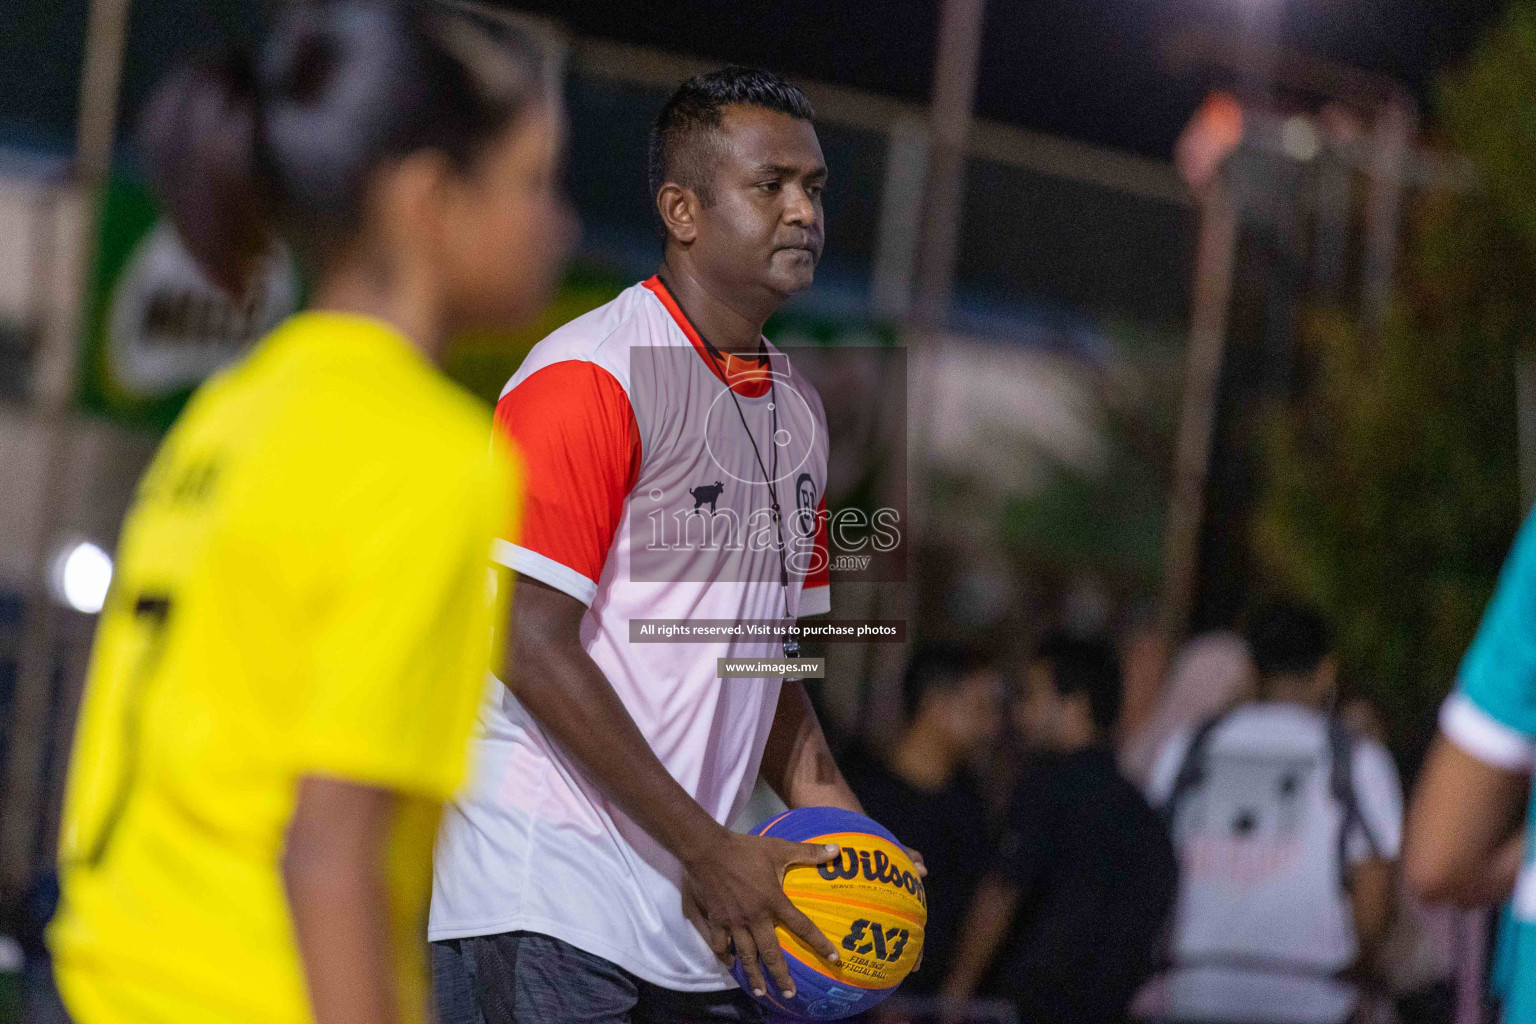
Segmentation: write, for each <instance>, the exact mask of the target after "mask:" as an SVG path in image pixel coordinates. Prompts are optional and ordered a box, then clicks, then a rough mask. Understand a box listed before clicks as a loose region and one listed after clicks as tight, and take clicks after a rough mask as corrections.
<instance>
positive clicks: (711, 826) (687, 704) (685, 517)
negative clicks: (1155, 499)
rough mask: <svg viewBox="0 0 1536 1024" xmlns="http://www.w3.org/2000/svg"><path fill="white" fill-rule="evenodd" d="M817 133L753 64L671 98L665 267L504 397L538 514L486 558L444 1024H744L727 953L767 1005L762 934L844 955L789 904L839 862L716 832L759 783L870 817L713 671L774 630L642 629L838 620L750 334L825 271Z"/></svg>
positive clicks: (815, 728)
mask: <svg viewBox="0 0 1536 1024" xmlns="http://www.w3.org/2000/svg"><path fill="white" fill-rule="evenodd" d="M811 118H812V113H811V108H810V104H809V103H808V102H807V101H806V99H805V97H804V96H803V95H802V94H801V93H800V92H799V91H798V90H797V89H795V88H794V87H793V86H790V85H789V84H788V83H786V82H784V81H783V80H782V79H779V78H778V77H776V76H774V75H771V74H768V73H765V72H760V71H751V70H746V69H740V68H727V69H725V70H723V71H720V72H717V73H714V74H710V75H703V76H700V77H698V78H695V79H692V80H690V81H689V82H687V83H685V84H684V85H683V86H682V87H681V88H680V89H679V90H678V91H677V93H676V94H674V95H673V97H672V98H671V99H670V100H669V101H668V102H667V104H666V106H665V107H664V108H663V109H662V111H661V113H660V114H659V115H658V117H657V120H656V125H655V128H654V130H653V133H652V139H651V194H652V196H653V198H654V201H655V203H656V209H657V212H658V214H659V216H660V219H661V221H662V224H663V226H664V228H665V232H666V246H665V255H664V258H663V261H662V266H661V269H660V271H659V273H658V274H657V275H656V276H655V277H653V278H651V279H650V280H648V281H645V282H644V283H642V284H639V285H635V286H634V287H632V288H629V289H628V290H626V291H625V292H624V293H623V294H621V295H620V296H619V297H618V298H617V299H615V300H614V301H613V302H611V303H609V304H607V305H606V306H603V307H600V308H599V309H596V310H594V311H593V312H591V313H588V314H586V315H585V316H582V317H580V318H578V319H577V320H574V321H572V322H571V323H569V324H567V325H566V326H565V327H563V328H561V329H560V330H558V331H556V332H555V333H554V334H552V335H550V336H549V337H548V338H546V339H544V340H543V341H542V342H540V343H539V345H537V346H536V347H535V348H534V349H533V351H532V352H531V353H530V354H529V356H528V358H527V360H526V361H525V362H524V363H523V365H522V367H521V368H520V369H519V370H518V372H517V374H516V375H515V376H514V377H513V378H512V380H511V382H510V383H509V384H508V385H507V389H506V390H505V391H504V392H503V395H502V398H501V401H500V402H499V403H498V406H497V411H496V420H497V424H498V427H499V429H501V430H502V431H503V432H504V433H505V434H506V435H508V436H509V437H510V438H511V439H512V440H513V441H514V443H515V444H516V446H517V447H518V449H519V450H520V451H521V453H522V456H523V461H524V464H525V469H526V498H527V504H526V508H525V512H524V519H523V524H524V525H523V533H522V536H521V537H519V538H516V540H515V543H514V542H513V541H512V540H511V539H507V540H503V541H501V542H498V544H497V551H496V556H495V557H496V558H497V560H498V561H500V562H501V563H502V564H504V565H506V566H507V567H509V568H511V569H513V570H515V571H516V572H517V573H518V574H519V577H520V584H519V586H518V587H517V591H516V594H515V596H514V599H513V608H512V613H511V620H510V627H509V636H508V647H509V649H510V650H509V664H510V669H509V670H508V672H507V673H505V674H503V675H502V679H503V680H504V682H505V684H506V685H505V687H504V688H503V687H497V688H495V689H496V692H495V693H494V694H493V695H492V697H491V698H490V700H489V702H488V703H487V705H486V708H485V710H484V713H483V716H482V731H483V735H482V739H481V741H480V745H479V751H478V754H479V762H480V768H479V776H478V779H477V782H476V784H475V786H474V787H473V788H472V789H471V791H470V792H469V793H468V794H467V795H466V796H465V797H464V798H463V799H462V800H461V801H460V803H459V804H458V805H456V806H455V807H454V808H453V809H452V811H451V812H450V814H449V815H448V816H447V818H446V820H445V823H444V828H443V831H442V834H441V836H440V838H439V843H438V851H437V866H436V876H435V888H434V894H433V904H432V917H431V924H430V929H429V935H430V937H431V938H432V940H433V941H434V943H435V945H434V951H433V959H434V966H435V969H436V970H437V988H438V1003H439V1010H440V1014H441V1016H442V1018H443V1020H444V1021H445V1022H446V1024H460V1022H464V1024H470V1022H474V1024H507V1022H519V1024H521V1022H533V1021H538V1022H541V1024H543V1022H551V1024H558V1022H560V1021H575V1020H580V1021H583V1022H610V1021H611V1022H629V1021H639V1020H645V1021H690V1022H691V1021H703V1020H720V1021H730V1020H757V1019H759V1018H760V1016H761V1013H760V1010H759V1009H758V1007H757V1005H756V1004H755V1003H753V1002H752V1001H751V1000H750V999H748V998H746V996H745V993H743V992H742V991H741V990H740V989H738V988H736V986H735V984H734V982H733V981H732V980H731V978H730V976H729V974H728V973H726V970H725V969H724V967H723V966H722V964H724V963H729V962H730V959H731V954H732V952H733V951H734V953H735V954H737V955H739V956H740V958H741V960H742V963H743V965H744V968H745V970H746V972H747V975H748V978H749V980H750V982H751V985H752V987H753V989H754V990H755V991H756V992H758V993H762V992H765V991H766V990H767V988H768V986H769V985H773V986H774V989H775V991H776V992H778V993H780V994H783V995H789V994H791V993H792V991H793V987H794V986H793V982H792V980H791V978H790V975H789V972H788V970H787V968H786V966H785V964H784V961H783V957H782V955H781V953H780V950H779V944H778V941H777V939H776V938H775V935H774V927H775V925H776V924H781V925H783V926H784V927H785V928H787V929H788V930H789V931H791V932H793V933H794V934H796V935H798V936H799V937H800V938H801V939H802V940H803V941H805V942H806V943H807V944H808V945H809V946H810V947H811V948H812V949H814V950H815V951H816V952H817V953H818V954H819V955H821V956H823V957H825V958H826V959H827V960H828V961H829V962H835V961H836V959H837V952H836V950H835V949H834V947H833V945H832V944H831V943H830V942H829V941H828V940H827V939H826V937H825V936H823V935H822V934H821V933H820V931H819V930H818V929H817V928H816V927H815V926H814V925H813V924H812V923H811V921H810V920H809V919H807V918H806V917H805V915H803V914H802V913H800V912H799V911H798V910H797V909H796V908H795V907H794V906H792V905H791V904H790V902H789V901H788V899H787V898H786V897H785V895H784V892H783V890H782V887H781V885H782V878H783V874H784V870H785V868H786V867H787V866H788V865H791V864H798V863H821V862H824V861H826V860H829V859H830V858H831V856H832V855H833V851H832V850H831V849H829V848H826V847H822V846H812V845H807V844H800V843H791V842H787V841H785V840H781V839H770V838H763V837H757V836H743V835H738V834H734V833H732V832H730V831H729V830H728V829H727V828H726V827H725V824H724V823H725V822H728V821H730V820H731V818H732V817H733V816H734V815H735V814H736V813H737V812H738V811H739V810H740V809H741V807H742V806H743V805H744V804H745V802H746V800H747V798H748V796H749V795H750V793H751V791H752V789H753V786H754V785H755V783H756V781H757V778H758V776H759V774H761V775H762V777H763V778H764V779H766V780H767V781H768V782H769V783H770V784H771V785H772V786H773V788H774V789H775V790H776V791H777V792H778V793H779V795H780V796H781V797H782V798H783V799H784V800H785V802H786V803H788V804H789V805H790V806H791V807H803V806H815V805H831V806H836V807H842V808H847V809H850V810H855V811H857V810H859V809H860V808H859V804H858V800H857V799H856V798H855V797H854V795H853V793H852V792H851V791H850V790H849V788H848V786H847V784H846V783H845V782H844V781H843V777H842V775H841V773H840V772H839V771H838V769H837V766H836V764H835V763H834V762H833V759H832V757H831V755H830V753H829V751H828V749H827V745H826V741H825V739H824V737H823V735H822V731H821V727H820V725H819V724H818V723H817V721H816V717H815V713H814V712H813V710H812V708H811V705H810V701H809V699H808V698H807V696H806V693H805V690H804V687H803V686H802V685H801V684H800V683H799V682H797V681H785V682H783V683H782V684H781V682H780V680H779V679H722V678H719V677H718V675H717V659H718V658H721V657H726V656H730V657H779V656H781V655H784V656H787V655H791V654H793V653H794V649H793V644H792V642H790V641H784V640H781V639H779V638H772V639H766V640H760V639H754V638H747V637H735V638H733V639H731V640H729V641H710V642H705V643H690V642H667V643H650V642H643V637H641V636H639V635H637V634H636V633H635V630H636V629H637V628H639V627H638V626H636V625H634V624H633V620H647V619H654V620H670V621H672V622H677V621H678V620H693V621H695V622H697V621H699V620H726V621H731V622H740V621H750V620H757V621H784V620H790V621H792V620H794V619H795V618H797V617H798V616H802V615H813V614H821V613H825V612H827V611H828V610H829V609H830V598H829V596H828V589H827V558H826V533H825V527H824V516H825V494H826V473H827V436H826V421H825V418H824V415H823V413H822V407H821V401H820V398H819V397H818V396H817V394H816V391H815V389H814V388H813V387H812V386H811V385H810V383H809V382H808V381H806V380H805V379H804V378H803V377H801V376H800V375H798V374H797V373H795V372H794V370H793V368H792V367H791V366H790V364H789V361H788V360H787V359H786V358H785V356H784V355H783V353H781V352H779V351H778V350H777V349H776V348H774V347H773V346H771V345H769V344H768V343H767V341H766V340H765V339H764V338H763V336H762V326H763V323H764V322H765V321H766V320H767V318H768V317H769V315H770V314H772V313H773V312H774V311H775V310H776V309H777V308H778V307H779V306H780V305H781V304H782V303H783V302H784V301H785V300H786V299H787V298H789V297H790V296H791V295H793V294H794V293H796V292H798V291H801V290H803V289H805V288H807V287H809V286H810V284H811V282H812V279H813V276H814V272H815V267H816V262H817V260H818V258H819V257H820V254H821V248H822V238H823V226H822V206H821V195H822V189H823V188H824V185H825V181H826V176H827V170H826V165H825V162H824V161H823V159H822V154H821V147H820V144H819V143H818V141H817V138H816V132H815V129H814V127H813V126H812V123H811ZM700 494H704V495H705V497H704V498H702V499H701V498H700V497H699V495H700ZM759 961H761V964H760V963H759ZM764 965H765V966H766V968H767V971H766V976H765V972H764V970H763V966H764Z"/></svg>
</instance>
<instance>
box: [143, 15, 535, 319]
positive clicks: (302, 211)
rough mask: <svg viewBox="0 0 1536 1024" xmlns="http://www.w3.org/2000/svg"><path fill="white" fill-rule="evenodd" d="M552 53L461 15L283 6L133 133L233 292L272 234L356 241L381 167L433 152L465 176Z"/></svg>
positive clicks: (207, 264) (159, 183) (177, 88)
mask: <svg viewBox="0 0 1536 1024" xmlns="http://www.w3.org/2000/svg"><path fill="white" fill-rule="evenodd" d="M551 50H552V48H551V47H549V46H548V45H546V44H545V43H543V42H541V41H539V40H537V39H536V38H535V37H534V35H533V34H531V33H529V32H525V31H523V30H521V29H520V28H517V27H515V26H513V25H511V24H509V23H507V22H505V21H503V20H501V19H499V18H495V17H489V16H483V15H479V14H476V13H474V12H473V11H472V10H471V9H470V8H468V7H467V6H459V5H455V6H454V7H453V8H449V7H447V6H444V5H431V6H429V5H428V4H425V3H419V2H409V0H334V2H330V3H323V4H304V5H294V6H292V7H290V8H289V9H288V10H287V11H286V12H285V13H284V14H283V15H282V16H281V17H280V18H279V19H278V20H277V22H276V24H275V25H274V26H273V28H272V31H271V32H270V33H269V34H268V35H267V36H266V38H265V39H264V40H263V42H262V43H261V44H259V45H258V46H255V47H249V46H233V45H231V46H225V47H223V48H221V49H219V50H217V51H215V52H212V53H209V54H207V55H205V56H203V57H201V58H200V59H197V60H195V61H193V62H191V63H189V64H187V65H186V66H184V67H182V68H180V69H179V70H177V71H174V72H172V73H171V74H170V75H169V76H168V77H167V78H166V79H165V81H163V82H162V83H161V84H160V85H159V86H158V87H157V89H156V90H155V92H154V94H153V95H152V96H151V98H150V100H149V102H148V104H147V106H146V109H145V113H144V116H143V119H142V122H141V124H140V128H139V136H138V144H139V150H140V154H141V156H142V160H143V164H144V170H145V173H146V177H147V179H148V182H149V186H150V189H151V191H152V192H153V194H154V196H155V198H156V200H158V202H159V204H160V206H161V208H162V210H164V211H165V213H166V215H167V216H168V217H169V218H170V220H171V221H172V223H173V224H175V226H176V229H177V231H178V232H179V233H180V235H181V237H182V240H183V241H184V242H185V244H186V245H187V248H188V250H189V251H190V252H191V253H192V255H193V256H194V257H195V258H196V259H197V260H198V262H199V263H200V264H201V265H202V266H203V267H204V268H205V269H206V270H207V271H208V273H209V275H210V276H211V277H212V278H213V279H214V280H216V281H218V283H220V284H221V285H223V286H225V287H226V288H229V289H231V290H232V291H236V292H238V291H240V290H241V289H242V288H243V286H244V284H245V283H246V278H247V277H248V276H249V272H250V269H251V268H252V266H253V264H254V263H255V262H256V261H257V260H259V259H260V258H261V257H262V256H263V255H265V254H266V253H267V252H268V251H269V249H270V246H271V244H272V241H273V236H274V235H282V236H283V237H285V238H287V239H288V240H289V241H290V242H291V243H292V244H293V245H294V247H295V248H296V249H297V250H298V252H299V253H300V254H301V255H302V256H304V257H306V258H307V259H309V260H311V261H318V262H324V261H325V260H326V259H327V258H329V257H330V256H331V255H332V254H334V253H336V252H338V251H339V250H340V249H341V248H342V247H344V246H345V245H347V244H348V243H350V242H352V241H353V240H355V238H356V236H357V235H358V233H359V232H360V231H361V230H362V228H363V225H364V222H365V221H366V217H367V212H368V210H367V207H368V185H369V182H370V179H371V178H372V177H373V175H374V173H375V172H376V171H378V170H379V169H380V168H382V167H384V166H385V165H386V164H387V163H389V162H390V161H392V160H397V159H401V158H404V157H406V156H409V155H410V154H412V153H416V152H420V151H423V150H431V151H436V152H438V153H441V154H442V155H443V157H444V158H445V159H446V160H448V161H449V162H450V163H451V165H452V166H453V167H454V168H455V169H457V170H459V171H461V172H463V171H468V170H469V169H470V167H471V165H472V164H473V163H474V161H475V160H476V158H477V157H478V156H479V155H480V153H481V151H482V149H483V148H484V147H485V145H486V144H487V143H488V142H490V141H491V140H493V139H494V138H495V137H496V136H498V135H500V134H501V133H502V132H504V131H505V130H507V129H509V128H511V127H512V126H513V125H514V123H515V122H516V121H517V120H518V119H519V118H520V117H521V116H522V115H523V114H524V113H525V112H526V111H527V110H528V109H529V108H530V107H532V106H533V105H535V104H537V103H538V102H540V101H543V100H546V99H548V98H549V97H550V96H551V95H553V90H554V88H555V84H554V70H555V58H554V55H553V53H552V52H551Z"/></svg>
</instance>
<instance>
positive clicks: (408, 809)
mask: <svg viewBox="0 0 1536 1024" xmlns="http://www.w3.org/2000/svg"><path fill="white" fill-rule="evenodd" d="M491 433H492V432H491V427H490V418H489V414H488V412H487V411H486V410H484V409H483V408H481V407H480V406H479V404H478V403H477V402H476V401H475V400H474V399H473V398H471V397H470V396H468V395H467V394H465V393H463V392H461V391H460V390H458V389H457V388H456V387H455V386H454V385H453V384H451V383H450V382H449V381H447V380H446V379H445V378H444V377H442V375H441V374H439V373H438V372H437V370H436V369H435V368H434V367H433V366H432V365H431V364H430V363H429V362H428V361H427V360H426V358H425V357H424V356H423V355H422V354H421V353H419V352H418V351H417V350H416V349H415V348H414V347H412V346H411V344H410V343H409V341H407V340H406V339H405V338H404V337H402V336H401V335H400V334H398V333H397V332H395V331H394V330H393V329H392V328H390V327H388V326H386V325H384V324H382V323H380V322H377V321H374V320H370V319H367V318H364V317H357V316H348V315H342V314H335V313H321V312H311V313H302V314H300V315H298V316H295V317H293V318H292V319H290V320H289V321H287V322H286V323H285V324H283V325H282V326H280V327H279V328H278V329H277V330H276V331H274V332H273V333H272V334H271V335H270V336H268V337H267V338H266V339H264V340H263V341H262V342H261V343H260V344H259V345H258V346H257V348H256V349H255V350H254V351H253V352H252V354H251V355H250V356H249V357H248V358H247V359H245V360H244V361H243V362H242V363H240V364H239V365H237V366H236V367H234V368H232V369H231V370H229V371H228V372H226V373H224V374H222V375H221V376H219V377H217V378H215V379H214V380H212V381H210V382H209V383H208V384H207V385H205V386H204V387H203V388H202V389H201V390H200V391H199V393H198V394H197V396H196V397H195V398H194V399H193V401H192V403H191V404H190V405H189V406H188V408H187V410H186V412H185V413H184V414H183V415H182V417H181V419H180V420H179V421H178V422H177V424H176V425H175V427H173V428H172V430H171V432H170V434H169V435H167V437H166V440H165V443H164V445H163V446H162V447H161V450H160V451H159V453H158V454H157V455H156V457H155V459H154V461H153V463H152V464H151V466H150V468H149V470H148V471H147V472H146V474H145V477H144V480H143V482H142V483H141V484H140V487H139V492H138V495H137V497H136V501H135V505H134V508H133V510H132V512H131V513H130V514H129V517H128V520H127V521H126V523H125V525H124V528H123V536H122V541H121V543H120V545H119V551H120V554H119V559H118V567H117V575H116V578H115V579H114V580H113V584H112V591H111V594H110V595H109V597H108V601H107V607H106V608H105V609H104V610H103V613H102V617H101V621H100V624H99V626H98V632H97V637H96V645H95V649H94V651H93V653H92V661H91V668H90V674H89V678H88V680H87V684H86V695H85V700H84V704H83V706H82V709H81V716H80V723H79V726H78V730H77V733H76V738H75V748H74V756H73V759H72V761H71V765H70V774H69V782H68V789H67V794H66V802H65V811H64V820H63V832H62V836H61V839H60V864H61V876H62V886H63V902H62V905H61V908H60V912H59V915H58V917H57V918H56V920H55V922H54V924H53V927H52V929H51V931H50V935H49V940H50V944H51V946H52V949H53V954H54V957H55V963H56V968H57V973H58V980H59V986H60V990H61V992H62V993H63V996H64V1000H65V1004H66V1005H67V1007H68V1009H69V1010H70V1012H71V1014H72V1015H73V1016H74V1018H75V1020H76V1021H77V1024H129V1022H135V1024H137V1022H147V1021H177V1022H179V1024H191V1022H201V1021H209V1022H212V1021H219V1022H262V1024H276V1022H282V1024H287V1022H296V1024H297V1022H307V1021H310V1020H311V1019H312V1014H311V1012H310V1007H309V1000H308V996H307V991H306V987H305V982H304V975H303V969H302V965H301V962H300V959H299V954H298V950H297V947H296V944H295V939H294V934H293V927H292V921H291V917H290V914H289V910H288V903H287V899H286V896H285V891H284V886H283V880H282V876H281V866H280V865H281V857H282V852H283V846H284V839H285V834H286V831H287V827H288V824H289V822H290V820H291V818H292V816H293V812H294V808H295V802H296V792H297V784H298V781H299V779H300V778H301V777H303V776H306V775H320V776H329V777H334V778H340V779H345V780H351V781H357V782H361V783H364V784H367V785H374V786H378V787H381V788H385V789H390V790H394V791H397V792H399V793H401V794H402V795H403V796H404V799H403V800H402V801H401V810H400V813H399V815H398V817H397V819H396V822H395V825H394V831H393V834H392V836H391V841H390V845H389V849H388V853H387V858H388V872H389V882H390V884H389V895H390V900H391V908H390V909H391V914H392V923H393V925H394V929H395V935H396V936H397V937H398V941H399V948H398V949H397V950H396V971H395V973H396V976H397V977H398V979H399V986H400V996H401V1000H402V1002H401V1006H402V1012H403V1015H404V1020H406V1021H415V1020H424V1019H427V1012H426V1008H427V998H428V986H427V974H426V958H425V942H426V939H425V935H426V931H425V915H426V907H427V901H428V898H429V895H430V890H431V852H432V842H433V838H434V835H435V832H436V827H437V820H438V810H439V807H440V805H441V802H442V801H444V800H446V799H448V798H449V797H451V796H452V795H453V794H454V793H455V792H456V790H457V789H458V788H459V786H460V784H461V782H462V781H463V780H464V778H465V775H466V772H467V767H468V764H467V762H468V743H469V738H470V732H471V730H472V728H473V725H474V720H475V714H476V709H477V705H478V702H479V698H480V697H481V696H482V694H483V693H484V692H485V686H486V679H487V674H486V670H487V667H488V662H489V658H490V656H491V653H492V650H491V648H492V645H493V642H492V625H493V619H494V616H495V614H496V609H495V607H494V606H495V605H496V599H495V598H494V597H492V596H491V594H492V593H493V592H494V591H495V590H497V589H500V590H501V591H502V592H503V595H504V594H505V590H506V588H505V587H502V588H496V587H494V585H493V584H494V578H488V572H489V566H490V563H489V555H490V549H491V542H492V539H493V538H494V537H497V536H503V535H504V534H503V533H502V531H503V530H504V529H507V528H509V527H511V526H513V525H515V524H511V523H509V522H508V520H509V517H511V516H512V515H513V512H512V510H513V509H514V508H515V504H516V503H515V501H514V500H513V493H514V490H515V487H516V481H515V479H514V477H515V475H516V470H515V467H514V466H513V464H512V461H511V455H510V453H507V452H504V451H500V450H498V451H497V452H496V454H495V455H494V456H492V454H491ZM503 599H504V598H503Z"/></svg>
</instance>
